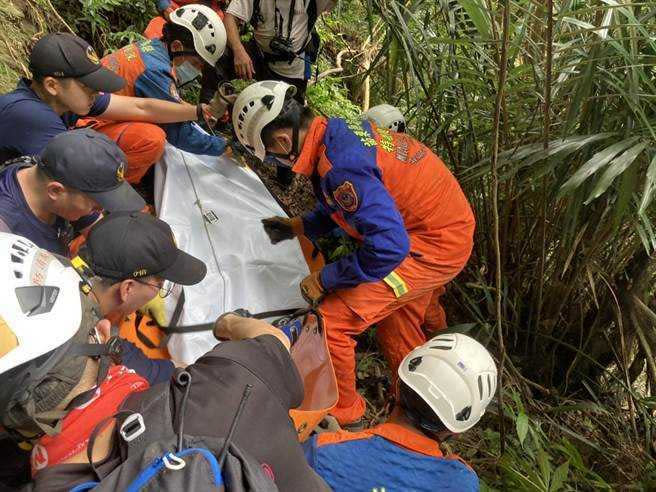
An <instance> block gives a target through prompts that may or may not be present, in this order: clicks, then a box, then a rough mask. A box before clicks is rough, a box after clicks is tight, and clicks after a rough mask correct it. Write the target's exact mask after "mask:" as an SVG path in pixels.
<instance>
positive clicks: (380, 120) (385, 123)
mask: <svg viewBox="0 0 656 492" xmlns="http://www.w3.org/2000/svg"><path fill="white" fill-rule="evenodd" d="M362 118H363V119H366V120H371V121H373V122H374V123H375V124H376V126H378V127H380V128H387V129H388V130H392V131H394V132H404V131H405V117H404V116H403V113H401V111H400V110H399V108H397V107H395V106H392V105H391V104H379V105H378V106H374V107H373V108H369V111H365V112H364V113H362Z"/></svg>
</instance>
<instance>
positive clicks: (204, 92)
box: [143, 0, 225, 103]
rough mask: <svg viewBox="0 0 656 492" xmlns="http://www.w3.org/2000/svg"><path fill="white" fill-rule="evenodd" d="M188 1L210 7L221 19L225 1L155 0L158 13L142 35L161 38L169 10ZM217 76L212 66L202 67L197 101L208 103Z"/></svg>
mask: <svg viewBox="0 0 656 492" xmlns="http://www.w3.org/2000/svg"><path fill="white" fill-rule="evenodd" d="M190 3H200V4H203V5H207V6H208V7H210V8H211V9H212V10H214V12H216V14H217V15H218V16H219V17H220V18H221V20H223V16H224V12H223V11H224V9H225V5H224V4H225V2H223V1H217V0H205V1H198V0H177V1H175V2H172V1H171V0H157V10H158V12H159V13H160V15H158V16H157V17H154V18H152V19H151V20H150V22H149V23H148V26H146V29H145V30H144V33H143V35H144V36H145V37H146V38H148V39H162V37H164V26H165V25H166V23H167V22H169V21H170V16H171V12H173V11H174V10H176V9H178V8H179V7H182V6H184V5H189V4H190ZM220 82H221V81H220V79H219V76H218V75H217V73H216V69H215V68H214V67H210V66H209V65H205V66H204V67H203V76H202V78H201V81H200V95H199V97H198V99H199V101H200V102H202V103H209V102H210V101H211V100H212V97H214V94H215V93H216V88H217V87H218V85H219V84H220Z"/></svg>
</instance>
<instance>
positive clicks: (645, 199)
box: [639, 154, 656, 214]
mask: <svg viewBox="0 0 656 492" xmlns="http://www.w3.org/2000/svg"><path fill="white" fill-rule="evenodd" d="M655 187H656V154H654V157H652V159H651V163H650V164H649V167H648V168H647V176H646V177H645V190H644V191H643V192H642V200H641V202H640V210H639V213H640V214H644V213H645V210H646V209H647V207H648V206H649V205H650V204H651V201H652V198H653V195H654V188H655Z"/></svg>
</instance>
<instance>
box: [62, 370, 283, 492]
mask: <svg viewBox="0 0 656 492" xmlns="http://www.w3.org/2000/svg"><path fill="white" fill-rule="evenodd" d="M176 381H177V382H178V384H182V385H184V386H186V388H185V393H184V396H183V397H182V400H181V403H180V407H179V408H180V410H181V412H178V413H179V414H180V415H182V414H184V408H185V404H186V399H187V395H188V394H189V387H190V385H191V376H190V375H189V373H188V372H186V371H181V372H179V373H178V375H177V377H176ZM250 388H251V387H250V385H247V386H246V387H245V390H244V394H243V397H242V400H241V403H240V405H239V409H238V410H237V413H236V415H235V418H234V419H233V422H232V425H231V427H230V432H229V433H228V436H226V437H225V438H218V437H212V436H189V435H186V434H184V432H183V421H181V422H179V423H178V425H177V427H178V429H177V431H176V430H175V429H174V428H173V415H172V412H171V408H172V405H171V403H172V402H171V391H170V387H169V385H168V384H158V385H155V386H153V387H152V388H150V389H148V390H146V391H145V392H141V393H137V394H134V395H132V396H130V397H128V399H127V400H126V401H125V402H124V403H123V405H122V406H121V410H120V411H119V412H118V414H117V415H115V416H112V417H110V419H111V418H116V419H117V429H118V434H119V435H120V437H119V440H120V443H119V447H120V452H121V458H122V460H121V461H122V462H121V464H120V465H119V466H117V467H116V468H114V469H113V470H112V471H111V472H110V473H109V474H108V475H106V476H100V474H99V472H98V470H96V468H95V467H94V466H93V465H91V466H92V468H93V469H94V471H95V472H96V475H97V476H98V477H99V478H100V481H94V482H86V483H83V484H80V485H77V486H76V487H74V488H72V489H71V492H82V491H87V490H93V491H97V492H109V491H112V492H113V491H116V490H121V491H130V492H132V491H135V492H136V491H138V490H146V489H147V490H157V491H163V492H164V491H171V492H180V491H185V492H188V491H212V490H216V491H223V490H226V491H235V492H260V491H261V492H275V491H277V490H278V488H277V487H276V485H275V483H274V481H273V479H272V478H271V477H270V476H269V475H267V474H266V473H265V471H264V468H263V467H262V466H261V464H260V463H259V462H258V461H257V460H256V459H255V458H253V457H252V456H251V455H250V454H249V453H248V452H246V451H244V450H242V449H240V448H239V447H237V446H235V445H234V444H232V443H231V438H232V433H233V432H234V429H235V427H236V424H237V420H238V419H239V415H240V414H241V411H242V410H243V407H244V405H245V404H246V400H247V399H248V394H249V392H250ZM108 420H109V419H107V420H105V421H104V422H101V423H100V424H99V425H98V426H97V427H96V430H95V431H94V432H93V433H92V435H91V438H90V439H89V445H88V446H87V455H88V457H89V462H90V463H91V456H92V450H93V442H94V440H95V437H96V436H97V433H98V432H99V431H100V430H101V429H102V427H103V424H104V423H107V421H108Z"/></svg>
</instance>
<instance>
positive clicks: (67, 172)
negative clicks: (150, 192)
mask: <svg viewBox="0 0 656 492" xmlns="http://www.w3.org/2000/svg"><path fill="white" fill-rule="evenodd" d="M37 162H38V165H39V167H40V168H41V169H42V170H43V172H45V173H46V174H47V175H48V176H50V177H51V178H52V179H54V180H55V181H59V182H60V183H61V184H63V185H64V186H68V187H69V188H73V189H75V190H78V191H81V192H83V193H85V194H87V195H89V196H90V197H91V198H93V199H94V200H96V201H97V202H98V203H99V204H100V205H101V206H102V207H103V208H104V209H105V210H107V211H109V212H120V211H128V212H132V211H135V210H141V209H142V208H144V206H145V205H146V202H144V200H143V198H141V196H139V194H138V193H137V192H136V191H134V188H132V186H130V184H129V183H128V182H127V181H125V180H124V179H123V174H124V172H125V162H126V158H125V154H124V153H123V151H122V150H121V149H120V148H119V147H118V145H116V142H114V141H113V140H112V139H110V138H109V137H107V136H106V135H103V134H102V133H99V132H97V131H95V130H92V129H90V128H81V129H78V130H71V131H68V132H63V133H60V134H59V135H57V136H56V137H54V138H53V139H52V140H50V142H48V145H46V147H45V149H43V151H42V152H41V156H40V157H39V158H38V159H37Z"/></svg>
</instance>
